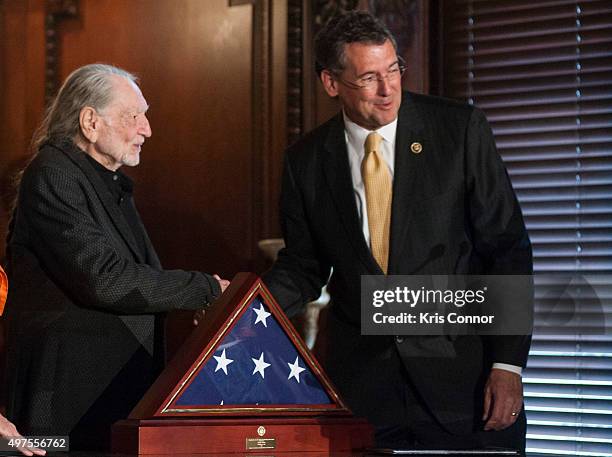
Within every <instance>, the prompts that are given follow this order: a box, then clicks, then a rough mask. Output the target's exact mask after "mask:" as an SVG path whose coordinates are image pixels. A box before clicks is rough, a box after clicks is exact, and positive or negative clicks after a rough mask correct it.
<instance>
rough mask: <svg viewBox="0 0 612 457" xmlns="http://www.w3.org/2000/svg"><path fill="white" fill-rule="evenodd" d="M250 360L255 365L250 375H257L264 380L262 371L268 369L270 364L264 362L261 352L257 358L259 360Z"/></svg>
mask: <svg viewBox="0 0 612 457" xmlns="http://www.w3.org/2000/svg"><path fill="white" fill-rule="evenodd" d="M251 360H252V361H253V363H254V364H255V368H254V369H253V373H252V374H255V373H259V374H260V375H261V377H262V378H265V376H264V370H265V369H266V368H268V367H269V366H270V364H269V363H268V362H266V361H265V360H264V356H263V352H262V353H261V355H260V356H259V359H254V358H253V357H251Z"/></svg>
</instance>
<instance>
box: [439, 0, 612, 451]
mask: <svg viewBox="0 0 612 457" xmlns="http://www.w3.org/2000/svg"><path fill="white" fill-rule="evenodd" d="M444 10H445V11H444V12H445V32H444V40H445V61H444V67H443V69H444V78H443V87H444V95H446V96H450V97H455V98H463V99H465V100H467V101H469V103H473V104H475V105H477V106H479V107H480V108H482V109H483V110H484V112H485V113H486V115H487V117H488V119H489V121H490V123H491V126H492V128H493V131H494V133H495V137H496V141H497V146H498V149H499V151H500V153H501V155H502V157H503V159H504V161H505V163H506V167H507V168H508V172H509V174H510V176H511V179H512V182H513V185H514V188H515V190H516V192H517V195H518V198H519V201H520V202H521V207H522V209H523V214H524V216H525V221H526V224H527V228H528V231H529V234H530V237H531V241H532V243H533V248H534V269H535V272H536V275H537V276H536V314H535V330H534V337H533V343H532V348H531V352H530V357H529V363H528V368H527V369H526V370H525V372H524V375H523V382H524V385H525V404H526V410H527V418H528V431H527V451H528V453H529V454H531V455H538V454H555V455H584V456H612V334H611V333H612V279H611V278H612V1H611V0H591V1H568V0H541V1H533V0H503V1H494V0H455V1H447V2H445V3H444ZM570 278H573V279H571V281H570Z"/></svg>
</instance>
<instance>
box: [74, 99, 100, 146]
mask: <svg viewBox="0 0 612 457" xmlns="http://www.w3.org/2000/svg"><path fill="white" fill-rule="evenodd" d="M79 125H80V127H81V134H82V135H83V136H84V137H85V138H86V139H87V140H88V141H89V142H91V143H95V142H96V141H97V140H98V134H99V133H100V117H99V116H98V113H96V110H95V109H93V108H92V107H91V106H86V107H84V108H82V109H81V112H80V113H79Z"/></svg>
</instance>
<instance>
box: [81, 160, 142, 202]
mask: <svg viewBox="0 0 612 457" xmlns="http://www.w3.org/2000/svg"><path fill="white" fill-rule="evenodd" d="M85 157H87V160H88V161H89V163H91V165H92V166H93V167H94V170H96V172H97V173H98V174H99V175H100V177H101V178H102V181H104V183H105V184H106V186H107V187H108V189H109V190H110V191H111V193H112V194H113V196H114V197H116V199H117V200H118V199H120V198H121V197H123V196H124V195H125V194H129V195H131V194H132V192H133V191H134V183H133V181H132V180H131V179H130V178H128V177H127V176H126V175H125V174H123V173H122V172H121V171H119V170H117V171H112V170H109V169H108V168H106V167H105V166H104V165H102V164H101V163H100V162H98V161H97V160H95V159H94V158H93V157H91V156H90V155H89V154H85Z"/></svg>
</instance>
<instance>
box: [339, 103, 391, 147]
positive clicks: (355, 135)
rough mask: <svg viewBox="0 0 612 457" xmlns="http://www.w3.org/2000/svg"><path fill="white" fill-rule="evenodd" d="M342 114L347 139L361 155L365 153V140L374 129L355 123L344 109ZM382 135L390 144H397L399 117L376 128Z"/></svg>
mask: <svg viewBox="0 0 612 457" xmlns="http://www.w3.org/2000/svg"><path fill="white" fill-rule="evenodd" d="M342 116H343V118H344V131H345V132H346V140H347V141H348V142H349V143H351V144H352V145H353V147H354V148H355V150H356V151H359V152H360V155H361V154H363V145H364V144H365V140H366V138H367V136H368V135H369V134H370V133H372V130H368V129H366V128H363V127H361V126H360V125H357V124H355V123H354V122H353V121H351V120H350V119H349V118H348V116H347V115H346V113H345V112H344V111H342ZM376 132H378V133H379V135H380V136H382V138H383V140H384V141H385V142H386V143H388V144H390V145H394V144H395V134H396V132H397V117H396V118H395V119H394V120H393V122H390V123H388V124H387V125H383V126H382V127H380V128H379V129H377V130H376Z"/></svg>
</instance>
